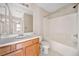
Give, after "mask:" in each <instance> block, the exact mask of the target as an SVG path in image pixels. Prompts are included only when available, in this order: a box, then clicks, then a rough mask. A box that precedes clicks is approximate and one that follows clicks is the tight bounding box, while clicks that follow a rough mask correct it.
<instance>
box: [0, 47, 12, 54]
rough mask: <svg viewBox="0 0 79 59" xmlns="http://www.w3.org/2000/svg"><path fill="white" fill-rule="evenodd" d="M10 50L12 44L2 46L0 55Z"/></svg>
mask: <svg viewBox="0 0 79 59" xmlns="http://www.w3.org/2000/svg"><path fill="white" fill-rule="evenodd" d="M9 52H10V46H5V47H1V48H0V55H4V54H7V53H9Z"/></svg>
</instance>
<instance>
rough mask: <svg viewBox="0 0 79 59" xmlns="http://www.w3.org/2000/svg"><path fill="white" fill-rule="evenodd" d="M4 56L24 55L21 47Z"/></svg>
mask: <svg viewBox="0 0 79 59" xmlns="http://www.w3.org/2000/svg"><path fill="white" fill-rule="evenodd" d="M6 56H24V51H23V50H22V49H21V50H18V51H15V52H12V53H10V54H7V55H6Z"/></svg>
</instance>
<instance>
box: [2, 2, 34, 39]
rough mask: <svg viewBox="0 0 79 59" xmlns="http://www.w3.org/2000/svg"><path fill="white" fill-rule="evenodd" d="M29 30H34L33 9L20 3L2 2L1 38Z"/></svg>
mask: <svg viewBox="0 0 79 59" xmlns="http://www.w3.org/2000/svg"><path fill="white" fill-rule="evenodd" d="M27 32H33V15H32V11H29V10H27V8H26V7H25V6H24V5H22V4H19V3H17V4H14V3H10V4H9V3H0V38H2V37H9V36H15V35H16V34H23V33H27Z"/></svg>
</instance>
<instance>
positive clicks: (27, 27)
mask: <svg viewBox="0 0 79 59" xmlns="http://www.w3.org/2000/svg"><path fill="white" fill-rule="evenodd" d="M27 32H33V16H32V15H28V14H24V33H27Z"/></svg>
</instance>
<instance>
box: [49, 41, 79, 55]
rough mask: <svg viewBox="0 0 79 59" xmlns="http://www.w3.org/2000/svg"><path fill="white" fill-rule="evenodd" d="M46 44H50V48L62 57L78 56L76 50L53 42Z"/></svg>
mask: <svg viewBox="0 0 79 59" xmlns="http://www.w3.org/2000/svg"><path fill="white" fill-rule="evenodd" d="M48 42H49V43H50V48H51V49H52V50H54V51H56V52H58V53H59V54H60V55H62V56H78V55H79V54H78V49H77V48H75V47H70V46H67V45H64V44H62V43H59V42H57V41H54V40H48ZM52 53H53V52H52Z"/></svg>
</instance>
